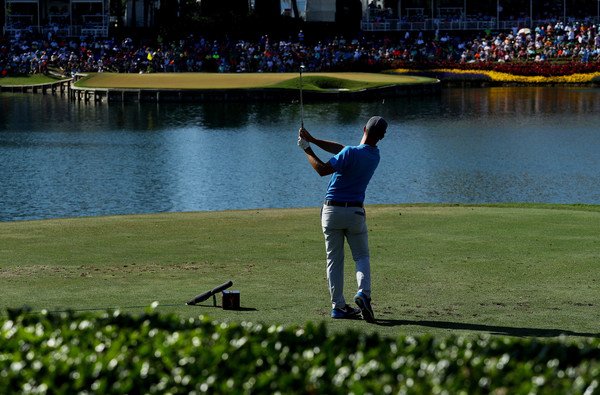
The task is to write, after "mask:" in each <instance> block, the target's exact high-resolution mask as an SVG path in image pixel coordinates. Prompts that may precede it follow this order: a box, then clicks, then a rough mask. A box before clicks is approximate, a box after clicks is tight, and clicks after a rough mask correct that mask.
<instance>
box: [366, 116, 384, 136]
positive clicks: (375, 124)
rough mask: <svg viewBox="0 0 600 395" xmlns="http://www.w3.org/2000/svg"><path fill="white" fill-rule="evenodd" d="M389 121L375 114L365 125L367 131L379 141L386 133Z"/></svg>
mask: <svg viewBox="0 0 600 395" xmlns="http://www.w3.org/2000/svg"><path fill="white" fill-rule="evenodd" d="M387 126H388V124H387V122H386V120H385V119H383V118H382V117H380V116H374V117H371V119H369V121H368V122H367V124H366V125H365V132H366V133H367V135H368V136H369V137H370V138H373V139H375V140H376V141H379V140H381V139H382V138H383V136H384V135H385V131H386V130H387Z"/></svg>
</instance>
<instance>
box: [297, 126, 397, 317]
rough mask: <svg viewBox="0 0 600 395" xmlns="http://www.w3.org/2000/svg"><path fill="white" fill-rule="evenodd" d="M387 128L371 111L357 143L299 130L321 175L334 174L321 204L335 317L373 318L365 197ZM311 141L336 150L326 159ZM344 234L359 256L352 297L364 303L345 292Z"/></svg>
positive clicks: (302, 141) (355, 255)
mask: <svg viewBox="0 0 600 395" xmlns="http://www.w3.org/2000/svg"><path fill="white" fill-rule="evenodd" d="M386 129H387V122H386V121H385V119H383V118H382V117H379V116H374V117H372V118H371V119H369V121H368V122H367V124H366V125H365V126H364V128H363V136H362V140H361V142H360V145H358V146H344V145H342V144H340V143H336V142H333V141H325V140H320V139H317V138H315V137H313V136H311V135H310V133H308V131H307V130H306V129H305V128H304V126H302V127H301V128H300V131H299V133H298V145H299V146H300V147H301V148H302V149H303V150H304V153H305V154H306V157H307V158H308V161H309V163H310V165H311V166H312V167H313V168H314V169H315V170H316V172H317V173H318V174H319V175H320V176H326V175H329V174H332V176H331V180H330V182H329V186H328V187H327V193H326V195H325V202H324V204H323V208H322V209H321V226H322V228H323V234H324V235H325V248H326V250H327V281H328V284H329V292H330V294H331V303H332V307H333V310H332V312H331V317H332V318H358V316H359V313H362V317H363V319H364V320H365V321H367V322H374V321H375V316H374V314H373V309H372V308H371V263H370V258H369V243H368V234H367V232H368V231H367V223H366V216H365V209H364V207H363V201H364V200H365V191H366V189H367V185H368V184H369V181H370V180H371V177H372V176H373V173H374V172H375V169H376V168H377V165H378V164H379V148H377V143H378V142H379V141H380V140H381V139H383V137H384V136H385V132H386ZM310 143H313V144H315V145H316V146H318V147H319V148H321V149H323V150H324V151H327V152H330V153H332V154H334V156H333V157H332V158H331V159H330V160H329V161H328V162H327V163H324V162H323V161H321V160H320V159H319V158H318V157H317V156H316V155H315V153H314V152H313V150H312V148H311V147H310ZM344 239H346V240H347V241H348V245H349V246H350V249H351V251H352V257H353V259H354V261H355V262H356V281H357V282H358V293H357V294H356V296H354V302H355V303H356V304H357V305H358V307H359V308H360V309H356V308H353V307H351V306H349V305H348V304H346V300H345V299H344V295H343V291H344Z"/></svg>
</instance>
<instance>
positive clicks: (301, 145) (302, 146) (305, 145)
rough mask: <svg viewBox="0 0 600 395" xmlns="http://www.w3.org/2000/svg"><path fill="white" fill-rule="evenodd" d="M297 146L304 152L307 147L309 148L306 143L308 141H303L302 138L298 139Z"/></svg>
mask: <svg viewBox="0 0 600 395" xmlns="http://www.w3.org/2000/svg"><path fill="white" fill-rule="evenodd" d="M298 146H299V147H300V148H302V150H304V151H306V149H307V148H308V147H310V144H309V143H308V141H306V140H304V139H303V138H302V137H298Z"/></svg>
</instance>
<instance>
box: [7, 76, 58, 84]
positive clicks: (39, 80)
mask: <svg viewBox="0 0 600 395" xmlns="http://www.w3.org/2000/svg"><path fill="white" fill-rule="evenodd" d="M60 79H61V78H55V77H52V76H48V75H42V74H26V75H22V76H19V77H2V78H0V86H12V85H38V84H48V83H51V82H57V81H59V80H60Z"/></svg>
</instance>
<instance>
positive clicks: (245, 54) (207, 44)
mask: <svg viewBox="0 0 600 395" xmlns="http://www.w3.org/2000/svg"><path fill="white" fill-rule="evenodd" d="M598 30H599V29H598V27H597V26H596V25H590V24H585V23H571V24H563V23H562V22H558V23H554V24H547V25H542V26H537V27H535V28H534V29H531V30H530V29H520V28H519V27H515V28H514V29H513V30H512V31H507V32H502V33H499V34H492V33H490V32H488V33H472V32H471V33H470V32H466V31H462V32H453V34H450V33H449V32H439V31H438V32H435V34H434V35H429V36H427V35H426V34H423V33H422V32H406V33H405V34H402V35H399V36H398V37H399V38H397V39H390V38H381V39H379V38H377V39H376V38H374V37H368V36H366V35H363V36H361V37H359V38H355V39H345V38H344V37H334V38H331V39H323V40H322V41H318V42H314V43H308V42H305V41H304V40H303V36H302V34H299V35H298V37H295V38H291V37H290V38H289V39H288V40H281V41H272V40H270V39H269V37H267V36H263V37H261V38H260V39H259V40H257V41H237V40H230V39H228V38H225V39H223V40H218V41H214V40H207V39H205V38H203V37H195V36H189V37H188V38H187V39H185V40H180V41H177V42H165V41H164V40H163V39H162V38H160V37H158V38H157V39H155V40H144V41H142V42H138V43H135V42H134V41H133V40H131V39H125V40H122V41H121V40H119V41H116V40H114V39H94V38H92V37H82V38H80V39H79V40H73V39H71V40H66V39H60V38H58V37H56V38H53V37H45V38H39V37H38V38H35V37H22V38H20V39H18V40H17V39H8V38H5V39H3V40H1V41H0V44H1V45H0V75H1V76H6V75H18V74H23V73H45V72H47V70H49V69H50V68H52V69H53V70H58V71H59V72H60V73H62V74H64V75H67V76H70V75H72V74H75V73H89V72H104V71H107V72H119V73H147V72H200V71H203V72H223V73H227V72H230V73H243V72H296V71H298V69H299V65H300V64H304V65H305V67H306V68H307V69H308V70H310V71H348V70H362V71H366V70H373V71H375V70H377V69H382V68H387V67H390V66H393V65H395V64H401V63H404V64H405V63H407V62H455V63H469V62H471V63H472V62H512V61H515V60H526V61H538V62H544V61H548V60H551V59H569V60H577V61H581V62H591V61H596V60H599V59H600V33H599V31H598Z"/></svg>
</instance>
